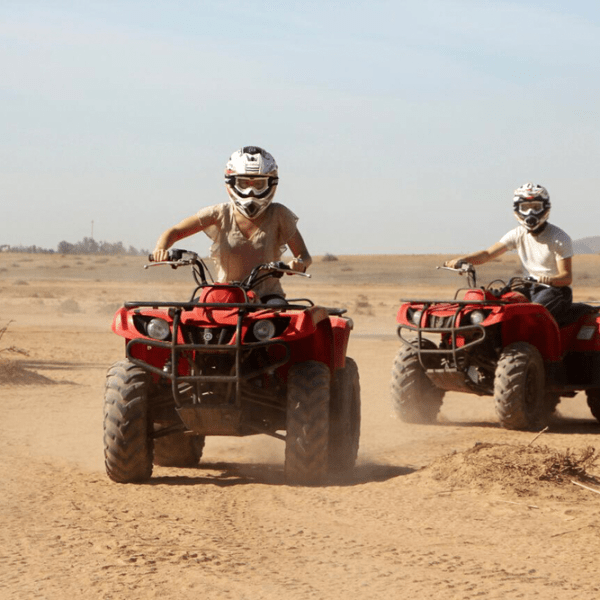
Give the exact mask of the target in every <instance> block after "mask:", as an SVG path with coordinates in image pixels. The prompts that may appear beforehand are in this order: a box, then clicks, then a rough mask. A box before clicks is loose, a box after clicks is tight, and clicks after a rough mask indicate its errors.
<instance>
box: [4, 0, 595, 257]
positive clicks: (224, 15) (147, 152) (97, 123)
mask: <svg viewBox="0 0 600 600" xmlns="http://www.w3.org/2000/svg"><path fill="white" fill-rule="evenodd" d="M0 39H1V40H2V41H1V43H0V107H1V112H0V115H1V118H0V206H1V215H0V244H11V245H18V244H23V245H32V244H37V245H39V246H43V247H47V248H56V246H57V244H58V243H59V242H60V241H62V240H66V241H69V242H76V241H79V240H81V239H82V238H83V237H85V236H90V235H91V231H92V221H93V223H94V225H93V232H94V238H95V239H97V240H103V241H108V242H117V241H122V242H124V243H125V245H133V246H136V247H137V248H153V247H154V243H155V241H156V238H157V237H158V235H159V234H160V233H161V232H162V230H163V229H165V228H166V227H167V226H169V225H171V224H173V223H175V222H178V221H180V220H181V219H182V218H183V217H186V216H188V215H190V214H193V213H195V212H196V211H197V210H198V209H199V208H200V207H202V206H205V205H209V204H216V203H218V202H223V201H226V200H227V196H226V193H225V190H224V187H223V168H224V166H225V163H226V161H227V158H228V157H229V155H230V154H231V153H232V152H233V151H234V150H236V149H237V148H239V147H240V146H243V145H259V146H262V147H264V148H266V149H267V150H268V151H270V152H271V153H272V154H273V155H274V156H275V158H276V160H277V162H278V164H279V174H280V185H279V189H278V192H277V195H276V200H277V201H279V202H282V203H283V204H286V205H287V206H289V207H290V208H291V209H292V210H293V211H294V212H295V213H296V214H297V215H298V216H299V217H300V221H299V228H300V231H301V232H302V234H303V236H304V238H305V240H306V242H307V245H308V247H309V250H310V251H311V252H312V253H313V254H323V253H325V252H330V253H333V254H347V253H430V252H448V253H453V252H462V251H468V250H478V249H480V248H483V247H487V246H489V245H491V244H492V243H494V242H495V241H497V240H498V239H499V238H500V237H501V236H502V235H503V234H504V233H505V232H506V231H507V230H508V229H510V228H512V227H513V226H515V225H516V221H515V220H514V217H513V216H512V191H513V190H514V188H515V187H517V186H519V185H520V184H522V183H525V182H526V181H533V182H534V183H540V184H542V185H545V186H546V187H547V188H548V189H549V192H550V196H551V199H552V203H553V208H552V214H551V218H550V220H551V221H552V222H554V223H556V224H557V225H559V226H561V227H562V228H563V229H565V230H566V231H567V232H568V233H569V234H570V235H571V237H573V239H578V238H581V237H586V236H592V235H600V201H599V198H598V191H599V190H600V176H599V167H598V163H599V161H600V120H599V110H600V67H599V64H600V2H598V1H597V0H590V1H587V2H584V1H578V0H574V1H571V2H564V0H560V1H555V0H539V1H527V0H524V1H522V0H514V1H509V0H495V1H492V0H490V1H485V0H419V1H415V0H410V1H404V0H396V1H392V0H369V1H366V0H364V1H361V2H356V1H352V0H340V1H337V0H336V1H333V0H330V1H328V0H302V1H298V2H296V1H291V0H287V1H286V0H279V1H277V2H275V1H273V0H271V1H266V0H265V1H263V2H258V1H253V0H245V1H243V2H241V1H238V0H227V1H226V2H225V1H223V2H220V1H218V0H210V1H202V0H193V1H192V0H189V1H183V0H182V1H177V0H169V1H160V0H156V1H153V2H149V1H147V0H144V1H142V0H113V1H110V0H104V1H100V0H78V1H75V0H73V1H66V0H65V1H60V0H39V1H32V0H0ZM178 245H179V246H183V247H185V246H187V247H189V248H190V249H194V250H198V251H201V252H205V251H207V250H208V248H209V246H210V244H209V240H208V238H207V237H206V236H205V235H204V234H199V235H197V236H195V237H194V238H192V239H191V240H189V241H186V242H185V243H179V244H178Z"/></svg>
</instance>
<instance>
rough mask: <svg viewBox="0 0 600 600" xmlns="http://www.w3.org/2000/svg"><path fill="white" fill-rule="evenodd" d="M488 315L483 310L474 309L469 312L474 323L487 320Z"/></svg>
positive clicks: (477, 323)
mask: <svg viewBox="0 0 600 600" xmlns="http://www.w3.org/2000/svg"><path fill="white" fill-rule="evenodd" d="M486 317H487V315H486V314H485V313H484V312H483V311H482V310H474V311H473V312H472V313H470V314H469V320H470V321H471V323H472V324H473V325H479V323H483V321H485V319H486Z"/></svg>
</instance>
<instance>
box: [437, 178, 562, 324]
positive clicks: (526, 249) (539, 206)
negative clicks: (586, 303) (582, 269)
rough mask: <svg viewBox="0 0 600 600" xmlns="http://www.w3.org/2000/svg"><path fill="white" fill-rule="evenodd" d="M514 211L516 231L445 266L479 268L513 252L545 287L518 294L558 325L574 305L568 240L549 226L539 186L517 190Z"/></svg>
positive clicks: (544, 192) (547, 206)
mask: <svg viewBox="0 0 600 600" xmlns="http://www.w3.org/2000/svg"><path fill="white" fill-rule="evenodd" d="M513 210H514V213H515V217H516V218H517V221H519V226H518V227H516V228H515V229H513V230H511V231H509V232H508V233H507V234H506V235H505V236H504V237H502V238H501V239H500V241H499V242H496V243H495V244H494V245H493V246H490V247H489V248H488V249H487V250H481V251H479V252H474V253H473V254H468V255H467V256H462V257H460V258H455V259H453V260H449V261H446V263H445V266H447V267H452V268H455V267H456V266H457V265H458V264H459V263H460V262H461V261H462V262H467V263H471V264H473V265H481V264H483V263H486V262H488V261H490V260H492V259H494V258H496V257H498V256H500V255H501V254H504V253H505V252H506V251H508V250H516V251H517V252H518V254H519V258H520V259H521V263H522V264H523V267H524V268H525V270H526V271H528V273H529V275H530V276H531V277H532V278H533V279H535V280H536V281H537V282H538V283H540V284H546V285H536V286H534V287H533V288H531V290H519V291H521V292H522V293H524V294H525V295H526V296H528V297H529V299H530V300H531V301H532V302H537V303H539V304H543V305H544V306H545V307H546V308H547V309H548V311H549V312H550V314H552V316H553V317H554V318H555V319H556V321H557V322H559V324H560V322H561V321H562V320H563V319H564V318H565V316H566V314H567V313H568V311H569V308H570V306H571V303H572V301H573V292H572V290H571V288H570V285H571V283H572V281H573V273H572V264H571V263H572V256H573V244H572V242H571V238H570V237H569V236H568V235H567V234H566V233H565V232H564V231H563V230H562V229H560V228H559V227H557V226H556V225H552V224H551V223H549V222H548V215H549V214H550V196H549V195H548V191H547V190H546V188H544V187H543V186H541V185H534V184H532V183H526V184H524V185H522V186H521V187H519V188H517V189H516V190H515V192H514V198H513ZM547 286H549V287H547Z"/></svg>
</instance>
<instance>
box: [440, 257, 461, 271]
mask: <svg viewBox="0 0 600 600" xmlns="http://www.w3.org/2000/svg"><path fill="white" fill-rule="evenodd" d="M463 261H464V259H462V258H453V259H452V260H447V261H446V262H445V263H444V266H445V267H448V268H450V269H457V268H458V265H459V264H460V263H461V262H463Z"/></svg>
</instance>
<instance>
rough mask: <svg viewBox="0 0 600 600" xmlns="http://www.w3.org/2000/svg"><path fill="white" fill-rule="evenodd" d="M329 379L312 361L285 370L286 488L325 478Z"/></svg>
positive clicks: (323, 367)
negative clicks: (286, 371)
mask: <svg viewBox="0 0 600 600" xmlns="http://www.w3.org/2000/svg"><path fill="white" fill-rule="evenodd" d="M330 378H331V376H330V372H329V367H328V366H327V365H326V364H324V363H321V362H316V361H308V362H304V363H299V364H297V365H294V366H293V367H292V368H291V369H290V371H289V374H288V382H287V418H286V421H287V424H286V429H287V432H286V437H285V479H286V482H287V483H288V484H290V485H319V484H321V483H323V481H324V479H325V477H326V475H327V467H328V438H329V386H330Z"/></svg>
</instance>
